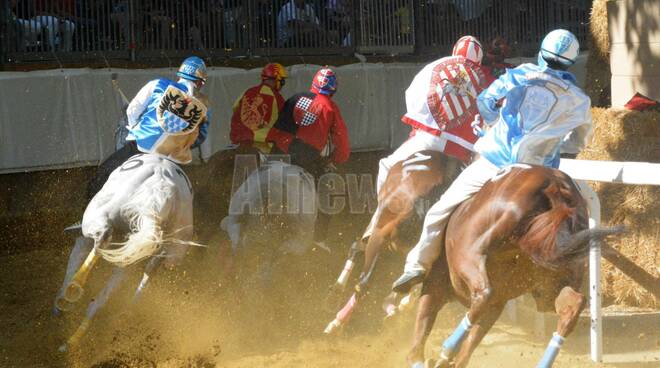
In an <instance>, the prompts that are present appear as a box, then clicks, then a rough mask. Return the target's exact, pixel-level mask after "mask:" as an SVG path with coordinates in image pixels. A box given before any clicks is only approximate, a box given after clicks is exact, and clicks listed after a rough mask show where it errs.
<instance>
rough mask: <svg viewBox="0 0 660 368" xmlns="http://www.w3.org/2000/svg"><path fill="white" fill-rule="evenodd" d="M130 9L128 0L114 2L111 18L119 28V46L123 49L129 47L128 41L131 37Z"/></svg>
mask: <svg viewBox="0 0 660 368" xmlns="http://www.w3.org/2000/svg"><path fill="white" fill-rule="evenodd" d="M128 10H129V4H128V0H115V1H113V3H112V10H111V11H110V20H111V21H112V23H113V24H114V25H115V26H116V27H118V28H119V36H120V39H119V42H118V45H117V46H118V47H120V48H122V49H126V48H128V46H129V45H128V42H129V40H130V38H131V28H130V18H129V13H128Z"/></svg>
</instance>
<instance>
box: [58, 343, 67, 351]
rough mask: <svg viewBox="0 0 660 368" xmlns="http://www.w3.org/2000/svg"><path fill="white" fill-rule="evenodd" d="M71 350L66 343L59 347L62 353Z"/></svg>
mask: <svg viewBox="0 0 660 368" xmlns="http://www.w3.org/2000/svg"><path fill="white" fill-rule="evenodd" d="M68 350H69V347H68V346H67V345H66V343H64V344H62V345H60V347H59V348H57V351H58V352H60V353H66V352H67V351H68Z"/></svg>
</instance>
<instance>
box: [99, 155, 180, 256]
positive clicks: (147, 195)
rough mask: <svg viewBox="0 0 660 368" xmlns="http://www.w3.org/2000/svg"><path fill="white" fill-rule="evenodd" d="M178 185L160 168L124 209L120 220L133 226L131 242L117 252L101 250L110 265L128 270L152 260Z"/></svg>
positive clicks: (157, 248)
mask: <svg viewBox="0 0 660 368" xmlns="http://www.w3.org/2000/svg"><path fill="white" fill-rule="evenodd" d="M174 187H175V184H174V183H173V182H172V181H171V180H169V179H168V178H167V177H166V175H165V172H164V168H163V167H161V166H155V167H154V172H153V174H152V175H151V176H150V177H149V178H147V179H146V180H145V181H144V182H143V183H142V184H140V186H139V187H138V188H137V190H136V191H135V193H133V194H132V195H131V196H130V197H129V199H128V201H127V202H126V204H124V205H123V206H122V208H121V210H120V211H121V212H120V213H121V217H122V218H124V219H127V220H126V222H127V223H128V224H129V227H130V235H129V236H128V240H127V241H126V242H124V243H120V244H119V245H121V247H119V248H114V249H99V253H100V254H101V256H102V257H103V258H104V259H105V260H107V261H108V262H110V263H112V264H114V265H116V266H119V267H125V266H129V265H131V264H133V263H136V262H138V261H140V260H142V259H144V258H147V257H150V256H152V255H154V254H156V252H157V251H158V250H159V249H160V248H161V246H162V244H163V229H162V225H163V221H164V220H166V219H167V218H168V215H169V212H170V209H171V207H172V202H173V201H172V199H173V198H174V196H175V190H174Z"/></svg>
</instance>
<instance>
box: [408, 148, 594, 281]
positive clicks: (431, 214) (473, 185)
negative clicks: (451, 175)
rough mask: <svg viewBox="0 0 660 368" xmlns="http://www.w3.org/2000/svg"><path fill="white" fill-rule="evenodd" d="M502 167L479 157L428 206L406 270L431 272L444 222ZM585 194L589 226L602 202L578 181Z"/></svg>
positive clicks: (442, 238) (591, 224) (584, 183)
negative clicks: (589, 217)
mask: <svg viewBox="0 0 660 368" xmlns="http://www.w3.org/2000/svg"><path fill="white" fill-rule="evenodd" d="M499 171H500V168H498V167H497V166H495V165H494V164H492V163H491V162H490V161H488V160H487V159H485V158H479V159H478V160H477V161H475V162H473V163H472V164H471V165H470V166H468V167H467V168H466V169H465V170H463V172H461V174H460V175H459V176H458V177H457V178H456V180H455V181H454V182H453V183H452V184H451V186H450V187H449V188H448V189H447V191H445V193H444V194H443V195H442V197H440V200H439V201H438V202H436V203H435V204H434V205H433V206H431V208H429V210H428V212H427V213H426V217H425V218H424V227H423V229H422V234H421V236H420V239H419V241H418V242H417V244H416V245H415V247H414V248H413V249H411V250H410V252H409V253H408V256H407V257H406V265H405V267H404V272H416V271H423V272H425V273H428V272H429V271H430V270H431V266H432V265H433V262H435V260H436V259H437V258H438V257H439V256H440V254H441V253H442V249H443V240H444V229H445V224H446V223H447V221H448V220H449V215H451V213H452V212H453V211H454V209H456V207H458V205H459V204H461V203H462V202H463V201H465V200H467V199H469V198H470V197H472V196H473V195H474V194H475V193H477V192H478V191H479V190H480V189H481V187H482V186H483V185H484V184H485V183H486V182H487V181H488V180H490V179H491V178H492V177H494V176H495V175H496V174H497V173H498V172H499ZM576 183H577V185H578V188H579V189H580V191H581V193H582V196H583V197H584V199H585V200H586V201H587V206H588V207H587V208H588V209H589V213H590V216H591V219H590V220H589V222H590V223H589V225H590V227H593V226H595V225H598V223H593V222H594V220H593V219H594V218H597V219H598V220H597V221H598V222H599V221H600V202H599V200H598V196H597V195H596V193H595V192H594V191H593V190H592V189H591V187H589V185H588V184H587V183H586V182H583V181H579V182H576Z"/></svg>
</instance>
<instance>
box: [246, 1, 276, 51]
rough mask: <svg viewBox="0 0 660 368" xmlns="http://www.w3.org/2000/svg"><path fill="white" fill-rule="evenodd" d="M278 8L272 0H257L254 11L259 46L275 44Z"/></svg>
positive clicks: (255, 30)
mask: <svg viewBox="0 0 660 368" xmlns="http://www.w3.org/2000/svg"><path fill="white" fill-rule="evenodd" d="M276 11H277V8H276V7H275V5H274V4H273V1H272V0H256V2H255V5H254V10H253V12H252V21H253V29H254V34H255V37H256V42H255V44H256V45H257V47H274V46H275V33H274V30H275V20H276V18H277V13H276Z"/></svg>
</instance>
